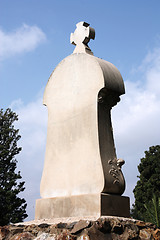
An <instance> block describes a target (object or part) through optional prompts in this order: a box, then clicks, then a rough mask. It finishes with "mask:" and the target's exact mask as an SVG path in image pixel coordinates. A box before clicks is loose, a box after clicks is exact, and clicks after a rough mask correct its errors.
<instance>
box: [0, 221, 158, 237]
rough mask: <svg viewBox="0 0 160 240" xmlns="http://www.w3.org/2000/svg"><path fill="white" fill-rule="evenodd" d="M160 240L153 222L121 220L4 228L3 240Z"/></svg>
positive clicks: (1, 234) (2, 229) (45, 223)
mask: <svg viewBox="0 0 160 240" xmlns="http://www.w3.org/2000/svg"><path fill="white" fill-rule="evenodd" d="M32 239H34V240H105V239H107V240H152V239H153V240H160V229H159V228H157V227H156V226H155V225H154V224H152V223H144V222H142V221H136V220H132V219H125V218H117V217H103V218H102V217H101V218H99V219H97V220H94V221H93V220H83V219H82V220H80V221H77V222H67V221H66V223H64V222H59V223H57V224H47V222H43V221H42V223H41V224H33V223H32V224H28V225H25V224H24V225H23V226H22V225H10V226H4V227H0V240H32Z"/></svg>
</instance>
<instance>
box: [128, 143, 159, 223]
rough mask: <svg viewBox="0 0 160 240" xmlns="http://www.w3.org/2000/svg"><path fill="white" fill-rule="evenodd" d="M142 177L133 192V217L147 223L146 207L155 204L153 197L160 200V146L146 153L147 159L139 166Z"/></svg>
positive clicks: (153, 147) (142, 160) (143, 159)
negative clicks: (150, 203) (151, 203)
mask: <svg viewBox="0 0 160 240" xmlns="http://www.w3.org/2000/svg"><path fill="white" fill-rule="evenodd" d="M138 170H139V173H140V176H138V178H139V180H138V181H137V185H136V186H135V188H134V190H133V192H134V196H135V204H134V205H133V209H132V212H131V215H132V217H134V218H136V219H140V220H143V221H145V220H146V218H145V216H146V206H148V203H149V202H153V200H152V199H153V197H154V196H155V198H156V199H159V198H160V145H157V146H152V147H150V148H149V151H145V157H144V158H142V159H141V162H140V164H139V165H138Z"/></svg>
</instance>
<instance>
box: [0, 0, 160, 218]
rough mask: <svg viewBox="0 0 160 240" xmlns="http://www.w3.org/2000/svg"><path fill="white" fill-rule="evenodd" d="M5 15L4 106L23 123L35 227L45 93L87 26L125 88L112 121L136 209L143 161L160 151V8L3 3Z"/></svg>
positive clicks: (159, 4)
mask: <svg viewBox="0 0 160 240" xmlns="http://www.w3.org/2000/svg"><path fill="white" fill-rule="evenodd" d="M0 10H1V11H0V12H1V14H0V84H1V94H0V103H1V108H4V109H5V108H7V107H11V108H12V109H13V110H14V111H16V112H17V113H18V115H19V122H18V123H17V124H16V126H17V127H18V128H19V129H20V134H21V136H22V138H21V140H20V143H19V144H20V145H21V146H22V147H23V150H22V152H21V154H19V156H18V158H17V159H18V168H19V169H20V170H21V175H22V177H23V179H24V180H25V182H26V190H25V192H24V193H23V194H22V196H23V197H25V198H26V200H27V203H28V209H27V211H28V214H29V218H28V219H29V220H30V219H33V218H34V208H35V199H37V198H39V197H40V196H39V185H40V179H41V173H42V169H43V162H44V155H45V142H46V132H47V109H46V108H45V107H44V106H43V105H42V96H43V91H44V88H45V85H46V83H47V81H48V78H49V76H50V74H51V72H52V71H53V69H54V68H55V67H56V65H57V64H58V63H59V62H60V61H61V60H62V59H63V58H65V57H66V56H68V55H70V54H71V53H72V52H73V50H74V46H73V45H71V44H70V33H71V32H74V30H75V25H76V23H78V22H80V21H86V22H88V23H90V26H91V27H93V28H95V31H96V38H95V40H94V41H92V40H91V41H90V44H89V45H90V47H91V49H92V51H93V53H94V55H95V56H97V57H100V58H103V59H105V60H107V61H110V62H112V63H113V64H114V65H115V66H116V67H117V68H118V69H119V70H120V72H121V74H122V76H123V78H124V81H125V85H126V94H125V95H124V96H123V97H122V98H121V99H122V101H121V102H120V103H119V104H118V105H117V106H116V107H115V108H114V109H113V114H112V115H113V116H112V119H113V127H114V136H115V143H116V148H117V155H118V157H120V158H124V159H125V161H126V164H125V166H124V174H125V178H126V183H127V187H126V192H125V195H128V196H130V198H131V202H132V203H133V201H134V198H133V194H132V191H133V188H134V186H135V184H136V182H137V175H138V172H137V165H138V163H139V160H140V158H141V157H143V155H144V151H145V150H147V149H148V148H149V146H152V145H156V144H159V143H160V134H159V117H160V28H159V23H160V14H159V11H160V1H158V0H153V1H151V0H150V1H149V0H134V1H133V0H130V1H129V0H112V1H108V0H101V1H95V0H92V1H91V0H88V1H87V0H81V1H80V0H74V1H72V0H68V1H65V0H57V1H54V0H52V1H51V0H45V1H42V0H32V1H31V0H23V1H22V0H14V1H11V0H5V1H3V0H0Z"/></svg>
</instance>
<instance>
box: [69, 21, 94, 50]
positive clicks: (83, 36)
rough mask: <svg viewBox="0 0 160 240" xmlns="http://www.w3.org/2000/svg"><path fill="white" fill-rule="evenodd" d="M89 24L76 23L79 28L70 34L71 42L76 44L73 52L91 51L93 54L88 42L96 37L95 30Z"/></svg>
mask: <svg viewBox="0 0 160 240" xmlns="http://www.w3.org/2000/svg"><path fill="white" fill-rule="evenodd" d="M89 25H90V24H88V23H86V22H79V23H77V24H76V27H77V28H76V30H75V31H74V33H71V36H70V42H71V43H72V44H74V45H76V47H75V49H74V52H73V53H89V54H91V55H93V53H92V51H91V49H90V48H89V46H88V43H89V41H90V39H93V40H94V39H95V30H94V28H91V27H89Z"/></svg>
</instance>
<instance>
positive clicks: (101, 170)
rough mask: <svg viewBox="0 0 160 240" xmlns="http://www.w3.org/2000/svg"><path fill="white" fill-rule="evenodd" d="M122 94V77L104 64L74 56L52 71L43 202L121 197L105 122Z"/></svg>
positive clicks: (47, 94) (46, 97)
mask: <svg viewBox="0 0 160 240" xmlns="http://www.w3.org/2000/svg"><path fill="white" fill-rule="evenodd" d="M121 94H124V84H123V79H122V77H121V74H120V73H119V71H118V70H117V68H116V67H115V66H114V65H113V64H111V63H109V62H107V61H104V60H102V59H99V58H96V57H94V56H92V55H89V54H86V53H78V54H72V55H70V56H68V57H67V58H65V59H64V60H63V61H62V62H61V63H60V64H59V65H58V66H57V67H56V69H55V70H54V72H53V73H52V74H51V77H50V79H49V81H48V83H47V86H46V89H45V93H44V104H45V105H47V108H48V130H47V144H46V155H45V163H44V169H43V175H42V180H41V196H42V198H53V197H61V196H74V195H82V194H85V195H86V194H97V193H98V194H99V193H101V192H104V193H112V194H117V195H121V194H122V193H123V191H124V188H125V182H124V178H123V174H122V171H121V169H120V166H121V165H122V163H123V161H121V160H117V157H116V152H115V146H114V140H113V133H112V126H111V118H110V110H111V107H112V106H114V105H115V104H116V103H117V101H119V96H120V95H121ZM97 101H98V102H97Z"/></svg>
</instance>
